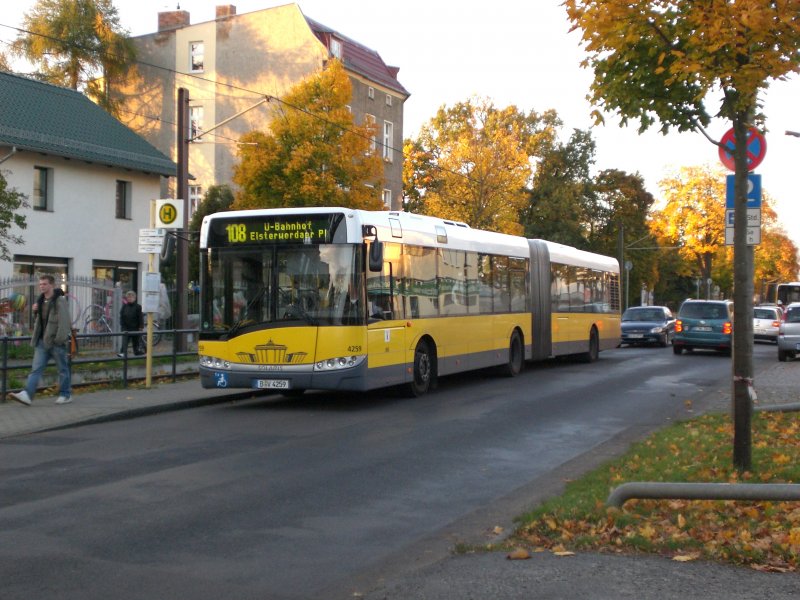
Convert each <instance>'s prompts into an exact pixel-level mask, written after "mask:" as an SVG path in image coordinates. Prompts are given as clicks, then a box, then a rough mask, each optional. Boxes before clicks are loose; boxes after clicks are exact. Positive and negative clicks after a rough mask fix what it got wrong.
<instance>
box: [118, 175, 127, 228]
mask: <svg viewBox="0 0 800 600" xmlns="http://www.w3.org/2000/svg"><path fill="white" fill-rule="evenodd" d="M116 200H117V218H118V219H130V218H131V182H130V181H120V180H119V179H118V180H117V197H116Z"/></svg>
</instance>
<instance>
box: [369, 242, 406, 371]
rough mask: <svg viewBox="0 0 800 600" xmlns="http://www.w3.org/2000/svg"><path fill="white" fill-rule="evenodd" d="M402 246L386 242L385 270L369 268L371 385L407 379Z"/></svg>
mask: <svg viewBox="0 0 800 600" xmlns="http://www.w3.org/2000/svg"><path fill="white" fill-rule="evenodd" d="M395 248H396V249H397V250H399V245H397V244H386V245H385V249H384V262H383V270H382V271H381V272H379V273H371V272H369V270H368V271H367V354H368V366H369V375H368V377H369V386H370V387H374V386H377V385H394V384H398V383H403V382H404V381H405V376H404V372H405V358H406V352H405V350H406V321H405V318H404V317H405V315H404V314H403V303H402V302H401V297H400V289H399V277H398V274H399V273H398V271H399V264H400V257H399V251H398V252H397V256H394V252H393V250H395Z"/></svg>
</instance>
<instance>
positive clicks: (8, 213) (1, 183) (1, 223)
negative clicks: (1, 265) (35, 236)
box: [0, 173, 29, 260]
mask: <svg viewBox="0 0 800 600" xmlns="http://www.w3.org/2000/svg"><path fill="white" fill-rule="evenodd" d="M28 207H29V205H28V197H27V196H25V194H22V193H21V192H18V191H17V190H16V188H9V187H8V181H6V178H5V176H4V175H3V174H2V173H0V258H2V259H3V260H11V258H12V257H11V253H10V252H9V251H8V246H9V244H15V245H17V244H24V243H25V241H24V240H23V239H22V237H21V236H19V235H16V234H14V233H12V228H13V227H18V228H19V229H25V228H26V227H27V223H26V220H25V215H23V214H21V210H20V209H22V208H28Z"/></svg>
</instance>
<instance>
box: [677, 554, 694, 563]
mask: <svg viewBox="0 0 800 600" xmlns="http://www.w3.org/2000/svg"><path fill="white" fill-rule="evenodd" d="M672 560H674V561H675V562H689V561H690V560H697V556H694V555H692V554H678V555H676V556H673V557H672Z"/></svg>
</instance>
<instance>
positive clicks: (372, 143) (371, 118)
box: [364, 113, 377, 153]
mask: <svg viewBox="0 0 800 600" xmlns="http://www.w3.org/2000/svg"><path fill="white" fill-rule="evenodd" d="M364 123H366V124H367V125H369V126H370V127H371V128H372V135H370V138H369V151H370V152H373V153H374V152H375V148H376V147H377V141H376V140H375V115H371V114H369V113H367V114H365V115H364Z"/></svg>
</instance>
